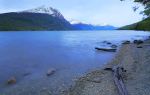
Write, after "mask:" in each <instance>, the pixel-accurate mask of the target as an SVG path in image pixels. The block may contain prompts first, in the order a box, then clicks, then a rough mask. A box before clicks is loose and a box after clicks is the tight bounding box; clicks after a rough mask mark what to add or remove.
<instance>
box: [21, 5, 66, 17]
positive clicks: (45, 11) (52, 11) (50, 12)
mask: <svg viewBox="0 0 150 95" xmlns="http://www.w3.org/2000/svg"><path fill="white" fill-rule="evenodd" d="M22 12H28V13H41V14H48V15H51V16H54V17H59V18H61V19H64V17H63V15H62V14H61V13H60V12H59V11H58V10H57V9H54V8H52V7H46V6H40V7H37V8H34V9H29V10H25V11H22Z"/></svg>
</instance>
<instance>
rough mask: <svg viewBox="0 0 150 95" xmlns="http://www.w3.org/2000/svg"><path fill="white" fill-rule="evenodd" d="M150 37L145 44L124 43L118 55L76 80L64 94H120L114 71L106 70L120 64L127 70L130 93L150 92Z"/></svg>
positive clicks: (137, 94)
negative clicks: (114, 79) (113, 74)
mask: <svg viewBox="0 0 150 95" xmlns="http://www.w3.org/2000/svg"><path fill="white" fill-rule="evenodd" d="M149 63H150V38H149V39H147V40H145V41H144V43H143V44H139V45H137V44H134V43H131V44H125V45H122V46H121V48H120V50H119V52H118V53H117V55H116V57H115V58H114V59H113V60H112V61H111V62H110V63H108V64H106V65H105V66H104V67H102V68H101V69H100V70H95V71H93V72H91V73H89V74H87V75H85V76H84V77H81V78H80V79H78V80H77V81H76V84H75V85H73V86H72V87H71V88H70V89H69V91H66V92H65V93H63V95H118V90H117V88H116V86H115V84H114V81H113V76H112V72H110V71H105V70H104V68H110V67H113V66H115V65H118V64H119V66H121V67H123V68H125V70H127V72H126V73H124V77H123V78H124V83H125V85H126V87H127V91H128V93H129V94H130V95H148V94H149V93H150V86H149V83H150V75H149V72H150V69H149V67H150V64H149Z"/></svg>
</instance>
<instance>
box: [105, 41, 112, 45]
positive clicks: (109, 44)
mask: <svg viewBox="0 0 150 95" xmlns="http://www.w3.org/2000/svg"><path fill="white" fill-rule="evenodd" d="M103 43H106V44H108V45H110V44H112V43H111V42H108V41H103Z"/></svg>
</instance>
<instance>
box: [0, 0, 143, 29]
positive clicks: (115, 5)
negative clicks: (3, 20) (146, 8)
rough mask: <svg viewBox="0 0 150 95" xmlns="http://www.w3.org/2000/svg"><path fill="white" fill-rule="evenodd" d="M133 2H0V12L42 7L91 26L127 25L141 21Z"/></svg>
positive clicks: (94, 0)
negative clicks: (44, 6)
mask: <svg viewBox="0 0 150 95" xmlns="http://www.w3.org/2000/svg"><path fill="white" fill-rule="evenodd" d="M132 1H133V0H126V1H125V2H121V1H119V0H0V12H1V13H4V12H10V11H21V10H26V9H31V8H36V7H39V6H42V5H46V6H51V7H53V8H56V9H58V10H59V11H60V12H61V13H62V14H63V15H64V17H65V18H66V19H68V20H71V19H73V20H78V21H82V22H86V23H92V24H101V25H103V24H109V25H114V26H123V25H128V24H131V23H134V22H137V21H139V20H141V19H142V15H139V12H133V10H132V7H133V6H134V5H135V4H134V3H133V2H132Z"/></svg>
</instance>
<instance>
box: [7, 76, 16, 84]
mask: <svg viewBox="0 0 150 95" xmlns="http://www.w3.org/2000/svg"><path fill="white" fill-rule="evenodd" d="M15 83H16V78H15V77H11V78H10V79H9V80H8V81H7V84H15Z"/></svg>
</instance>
